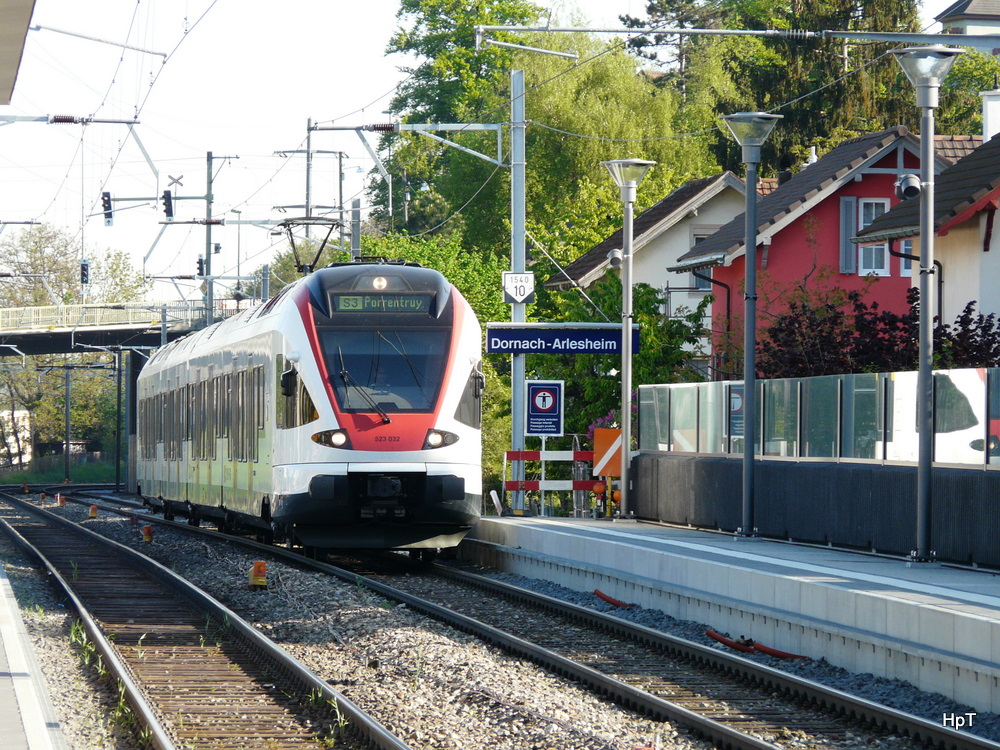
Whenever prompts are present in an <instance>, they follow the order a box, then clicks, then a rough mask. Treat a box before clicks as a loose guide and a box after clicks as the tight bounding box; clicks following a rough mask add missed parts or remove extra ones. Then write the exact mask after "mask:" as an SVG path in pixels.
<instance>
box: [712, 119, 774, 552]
mask: <svg viewBox="0 0 1000 750" xmlns="http://www.w3.org/2000/svg"><path fill="white" fill-rule="evenodd" d="M781 117H782V116H781V115H772V114H770V113H768V112H739V113H737V114H735V115H726V116H725V117H723V118H722V119H723V120H724V121H725V123H726V127H728V128H729V132H730V133H732V134H733V138H734V139H735V140H736V142H737V143H739V144H740V146H742V147H743V163H744V164H746V172H747V179H746V196H745V198H746V208H745V210H744V212H743V214H744V217H745V219H746V223H745V227H746V229H745V233H744V244H745V245H746V255H745V257H744V265H745V276H746V280H745V282H744V290H743V299H744V303H743V523H742V526H741V527H740V535H741V536H754V534H755V530H754V517H753V516H754V508H753V505H754V476H753V470H754V465H753V462H754V434H755V428H756V424H757V377H756V375H757V165H758V164H759V163H760V147H761V146H762V145H763V144H764V141H766V140H767V137H768V136H769V135H771V131H772V130H773V129H774V126H775V125H776V124H777V123H778V120H780V119H781Z"/></svg>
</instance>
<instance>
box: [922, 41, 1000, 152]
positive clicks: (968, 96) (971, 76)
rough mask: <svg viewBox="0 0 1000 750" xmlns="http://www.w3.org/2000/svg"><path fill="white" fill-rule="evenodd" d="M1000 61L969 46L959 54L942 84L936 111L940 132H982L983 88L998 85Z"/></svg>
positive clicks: (949, 133)
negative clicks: (938, 105) (939, 103)
mask: <svg viewBox="0 0 1000 750" xmlns="http://www.w3.org/2000/svg"><path fill="white" fill-rule="evenodd" d="M998 76H1000V60H998V59H997V58H996V57H994V56H992V55H986V54H984V53H982V52H978V51H976V50H975V49H972V48H968V49H966V50H965V53H964V54H962V55H959V56H958V58H957V59H956V60H955V64H954V65H953V66H952V68H951V72H949V73H948V77H947V78H945V79H944V82H943V83H942V85H941V106H940V107H938V109H937V110H936V113H937V117H936V118H935V129H936V130H937V131H938V132H939V133H941V134H948V135H973V134H976V133H981V132H983V100H982V97H980V96H979V92H980V91H991V90H993V89H994V88H996V85H997V78H998Z"/></svg>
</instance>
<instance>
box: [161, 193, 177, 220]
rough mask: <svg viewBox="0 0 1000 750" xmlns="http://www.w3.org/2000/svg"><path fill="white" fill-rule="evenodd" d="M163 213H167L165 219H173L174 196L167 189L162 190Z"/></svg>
mask: <svg viewBox="0 0 1000 750" xmlns="http://www.w3.org/2000/svg"><path fill="white" fill-rule="evenodd" d="M163 213H165V214H166V215H167V221H173V220H174V196H173V194H172V193H171V192H170V191H169V190H164V191H163Z"/></svg>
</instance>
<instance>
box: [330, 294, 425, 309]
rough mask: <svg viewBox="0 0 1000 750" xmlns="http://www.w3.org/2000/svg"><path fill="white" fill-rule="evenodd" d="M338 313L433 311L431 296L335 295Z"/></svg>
mask: <svg viewBox="0 0 1000 750" xmlns="http://www.w3.org/2000/svg"><path fill="white" fill-rule="evenodd" d="M332 296H333V309H334V310H335V311H337V312H355V313H358V312H363V313H368V312H372V313H394V312H395V313H422V312H429V311H430V309H431V297H432V295H430V294H334V295H332Z"/></svg>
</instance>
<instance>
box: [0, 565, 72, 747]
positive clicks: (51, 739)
mask: <svg viewBox="0 0 1000 750" xmlns="http://www.w3.org/2000/svg"><path fill="white" fill-rule="evenodd" d="M0 737H3V747H4V750H64V748H66V742H65V739H64V737H63V734H62V728H61V726H60V725H59V723H58V721H57V720H56V718H55V711H54V710H53V708H52V703H51V701H50V700H49V692H48V687H47V686H46V683H45V678H44V677H43V675H42V672H41V669H40V668H39V666H38V662H37V661H36V659H35V653H34V649H33V648H32V645H31V641H30V639H29V638H28V632H27V630H26V629H25V626H24V620H23V619H22V618H21V611H20V609H18V606H17V601H16V600H15V598H14V592H13V590H12V589H11V587H10V581H8V580H7V574H6V573H5V572H4V571H3V569H2V568H0Z"/></svg>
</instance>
